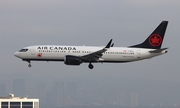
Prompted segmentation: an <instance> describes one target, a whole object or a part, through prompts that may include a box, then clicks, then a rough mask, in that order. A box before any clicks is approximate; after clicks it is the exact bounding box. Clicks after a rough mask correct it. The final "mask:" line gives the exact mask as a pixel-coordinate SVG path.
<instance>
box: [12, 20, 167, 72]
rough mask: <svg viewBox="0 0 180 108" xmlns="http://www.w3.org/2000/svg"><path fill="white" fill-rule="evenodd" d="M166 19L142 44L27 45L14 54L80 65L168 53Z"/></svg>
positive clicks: (27, 59)
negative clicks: (121, 45)
mask: <svg viewBox="0 0 180 108" xmlns="http://www.w3.org/2000/svg"><path fill="white" fill-rule="evenodd" d="M167 25H168V21H162V22H161V23H160V24H159V26H158V27H157V28H156V29H155V30H154V31H153V32H152V33H151V34H150V36H149V37H148V38H147V39H146V40H145V41H144V42H143V43H141V44H137V45H133V46H129V47H113V45H114V44H112V39H111V40H110V41H109V43H108V44H107V45H106V46H105V47H98V46H59V45H36V46H28V47H25V48H23V49H21V50H19V51H17V52H15V53H14V55H15V56H16V57H18V58H20V59H22V60H23V61H27V62H28V63H29V65H28V66H29V67H31V61H64V64H66V65H80V64H81V63H89V66H88V67H89V68H90V69H93V67H94V66H93V65H92V63H97V62H109V63H124V62H132V61H138V60H143V59H149V58H152V57H155V56H159V55H162V54H165V53H167V49H168V48H161V45H162V42H163V39H164V35H165V32H166V28H167Z"/></svg>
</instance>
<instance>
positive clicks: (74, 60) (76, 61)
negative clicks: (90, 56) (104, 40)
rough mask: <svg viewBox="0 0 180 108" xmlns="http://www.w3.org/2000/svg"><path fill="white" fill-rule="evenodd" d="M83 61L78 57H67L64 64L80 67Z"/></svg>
mask: <svg viewBox="0 0 180 108" xmlns="http://www.w3.org/2000/svg"><path fill="white" fill-rule="evenodd" d="M81 63H82V60H81V59H80V58H79V57H77V56H72V55H66V56H65V57H64V64H66V65H80V64H81Z"/></svg>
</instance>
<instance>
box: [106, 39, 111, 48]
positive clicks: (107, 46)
mask: <svg viewBox="0 0 180 108" xmlns="http://www.w3.org/2000/svg"><path fill="white" fill-rule="evenodd" d="M111 42H112V39H111V40H110V41H109V43H108V44H107V45H106V47H105V48H110V47H111Z"/></svg>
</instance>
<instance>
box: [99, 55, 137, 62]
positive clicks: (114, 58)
mask: <svg viewBox="0 0 180 108" xmlns="http://www.w3.org/2000/svg"><path fill="white" fill-rule="evenodd" d="M102 59H103V61H104V62H106V61H112V62H129V61H134V60H136V58H135V56H134V55H108V56H103V57H102Z"/></svg>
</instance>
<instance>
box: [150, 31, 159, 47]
mask: <svg viewBox="0 0 180 108" xmlns="http://www.w3.org/2000/svg"><path fill="white" fill-rule="evenodd" d="M149 43H150V45H151V46H159V45H161V43H162V37H161V36H160V35H159V34H152V35H151V36H150V37H149Z"/></svg>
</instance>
